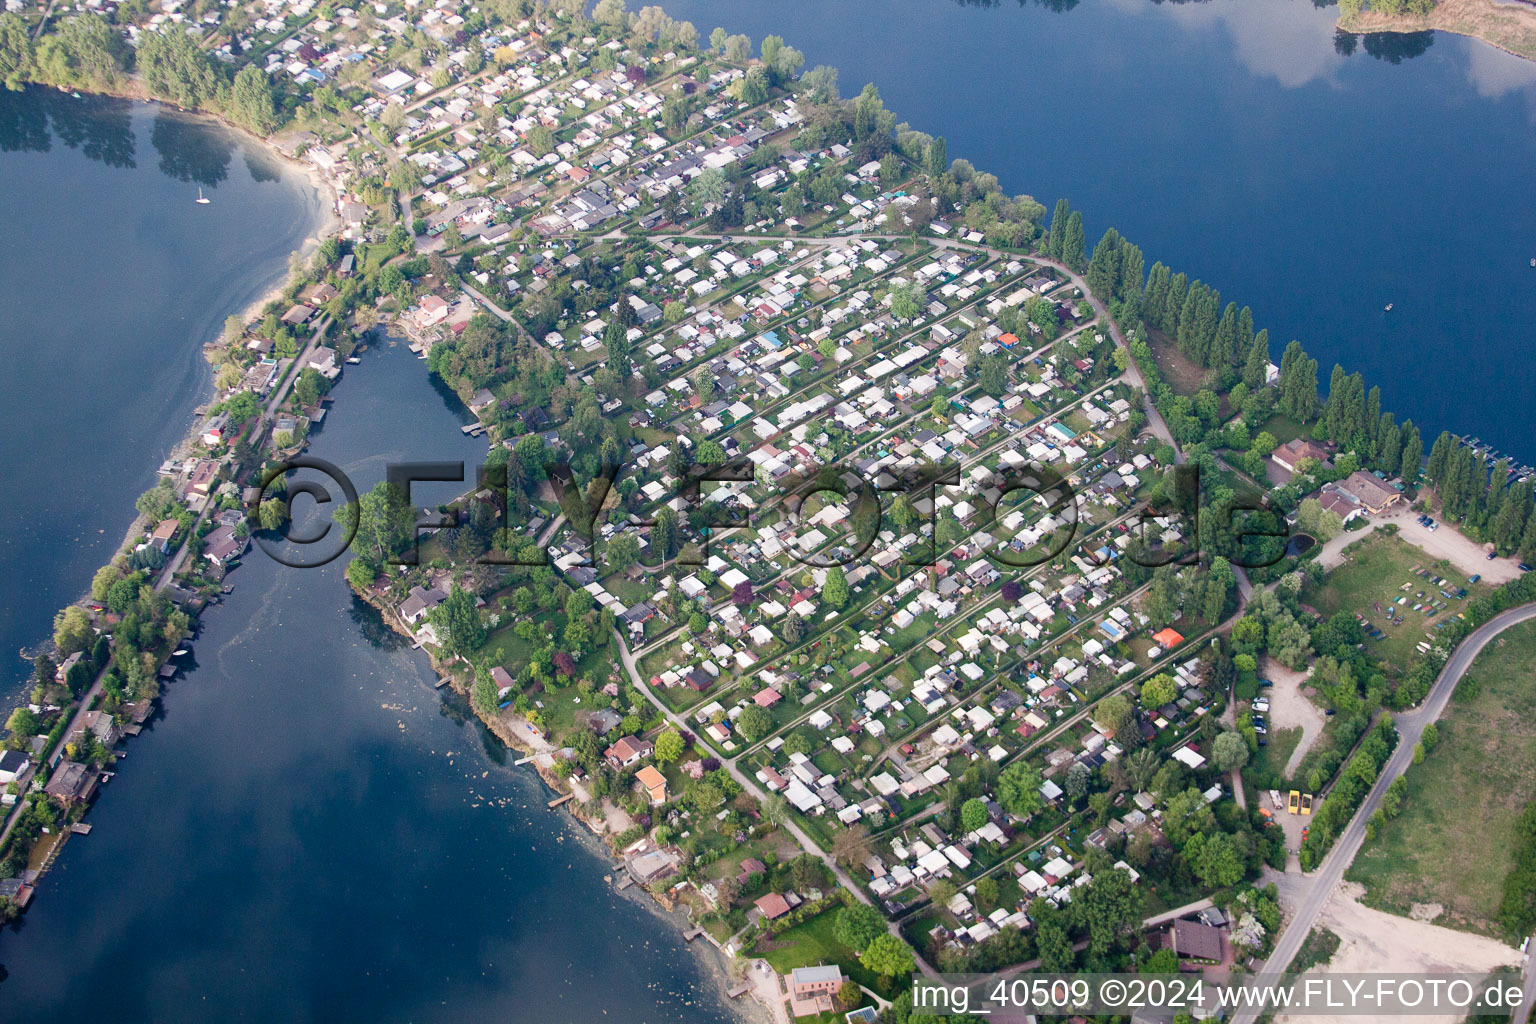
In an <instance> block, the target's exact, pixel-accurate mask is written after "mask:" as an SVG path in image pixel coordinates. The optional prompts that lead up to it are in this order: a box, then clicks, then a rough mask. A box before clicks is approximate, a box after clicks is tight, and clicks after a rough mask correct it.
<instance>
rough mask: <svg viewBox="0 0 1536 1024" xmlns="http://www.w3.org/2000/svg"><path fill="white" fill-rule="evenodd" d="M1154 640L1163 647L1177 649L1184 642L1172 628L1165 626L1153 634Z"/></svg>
mask: <svg viewBox="0 0 1536 1024" xmlns="http://www.w3.org/2000/svg"><path fill="white" fill-rule="evenodd" d="M1152 639H1153V640H1155V641H1157V643H1158V644H1160V645H1161V646H1163V647H1177V646H1178V645H1179V644H1181V643H1183V642H1184V637H1183V636H1182V635H1180V633H1179V631H1178V630H1176V629H1174V628H1173V627H1172V626H1164V627H1163V628H1162V629H1160V630H1158V631H1157V632H1156V633H1153V634H1152Z"/></svg>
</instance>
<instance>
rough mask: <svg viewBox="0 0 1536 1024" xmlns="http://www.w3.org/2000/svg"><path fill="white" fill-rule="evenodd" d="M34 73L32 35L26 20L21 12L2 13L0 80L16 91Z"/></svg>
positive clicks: (0, 18) (0, 25)
mask: <svg viewBox="0 0 1536 1024" xmlns="http://www.w3.org/2000/svg"><path fill="white" fill-rule="evenodd" d="M34 74H36V68H34V66H33V59H32V36H31V34H30V33H29V32H28V31H27V23H26V21H25V20H23V18H22V17H21V15H19V14H14V13H9V12H7V13H5V14H0V82H3V83H4V84H5V87H6V88H7V89H10V90H11V91H13V92H15V91H18V90H20V89H21V87H22V85H23V83H25V82H26V80H27V79H28V78H29V77H30V76H31V75H34Z"/></svg>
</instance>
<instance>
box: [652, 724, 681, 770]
mask: <svg viewBox="0 0 1536 1024" xmlns="http://www.w3.org/2000/svg"><path fill="white" fill-rule="evenodd" d="M682 756H683V736H682V734H681V733H679V732H678V731H677V730H676V729H666V730H663V731H662V733H661V735H659V736H657V737H656V763H657V764H671V763H672V762H673V761H676V760H677V759H678V758H679V757H682Z"/></svg>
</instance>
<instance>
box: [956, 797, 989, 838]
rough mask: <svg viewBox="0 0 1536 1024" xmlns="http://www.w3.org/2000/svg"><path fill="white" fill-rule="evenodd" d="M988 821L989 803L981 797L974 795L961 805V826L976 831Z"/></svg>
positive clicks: (967, 830) (968, 830) (969, 830)
mask: <svg viewBox="0 0 1536 1024" xmlns="http://www.w3.org/2000/svg"><path fill="white" fill-rule="evenodd" d="M986 823H987V805H986V804H985V803H983V802H982V801H981V799H980V798H979V797H972V798H971V799H969V800H967V801H966V802H965V803H963V804H961V805H960V827H961V828H963V829H964V830H965V831H966V832H968V833H969V832H975V831H976V830H977V829H979V828H981V827H982V826H983V825H985V824H986Z"/></svg>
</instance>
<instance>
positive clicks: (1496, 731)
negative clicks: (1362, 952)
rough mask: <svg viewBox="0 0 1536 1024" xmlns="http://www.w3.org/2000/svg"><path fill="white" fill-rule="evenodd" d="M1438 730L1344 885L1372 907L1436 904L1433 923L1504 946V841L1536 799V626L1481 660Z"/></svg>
mask: <svg viewBox="0 0 1536 1024" xmlns="http://www.w3.org/2000/svg"><path fill="white" fill-rule="evenodd" d="M1469 681H1475V683H1476V685H1475V687H1468V682H1469ZM1439 729H1440V739H1439V743H1438V744H1437V745H1436V747H1435V749H1434V750H1433V751H1431V752H1430V753H1429V755H1428V757H1426V758H1425V760H1424V763H1423V764H1420V765H1415V766H1413V767H1411V768H1409V770H1408V775H1407V778H1408V796H1407V799H1406V801H1405V802H1404V805H1403V811H1402V813H1401V814H1400V815H1399V816H1398V817H1397V818H1396V819H1394V820H1392V821H1390V822H1389V823H1388V824H1387V826H1386V828H1384V829H1382V830H1381V831H1380V832H1379V833H1378V834H1377V836H1376V838H1375V839H1373V840H1370V841H1369V842H1367V843H1366V844H1365V846H1364V847H1363V848H1362V849H1361V851H1360V854H1359V856H1357V857H1356V858H1355V863H1354V865H1353V866H1352V867H1351V868H1350V870H1349V877H1350V878H1351V879H1354V880H1356V881H1359V882H1362V883H1364V884H1365V886H1366V900H1367V902H1368V903H1369V904H1370V905H1372V906H1376V907H1380V908H1381V909H1383V910H1389V911H1392V912H1394V913H1407V912H1408V911H1409V910H1410V909H1411V908H1412V906H1413V904H1415V903H1439V904H1441V905H1442V906H1444V908H1445V915H1444V916H1443V917H1441V918H1439V919H1438V920H1437V922H1436V923H1439V924H1446V925H1449V926H1451V927H1455V928H1461V929H1464V930H1467V931H1475V932H1482V933H1484V934H1487V935H1494V936H1497V937H1500V938H1504V939H1509V938H1511V936H1506V935H1503V934H1502V933H1501V931H1500V928H1499V925H1498V921H1497V913H1498V904H1499V897H1500V893H1501V891H1502V887H1503V883H1504V877H1505V875H1507V874H1508V873H1509V869H1510V867H1511V866H1512V858H1511V851H1510V847H1511V839H1510V837H1511V835H1512V833H1513V827H1514V821H1515V818H1516V817H1517V816H1518V815H1519V813H1520V812H1521V810H1522V809H1523V808H1524V807H1525V806H1526V804H1528V803H1529V802H1530V801H1531V800H1532V799H1536V623H1524V624H1522V625H1519V626H1515V627H1513V628H1511V629H1510V630H1508V631H1507V632H1505V633H1504V634H1503V635H1502V636H1500V637H1499V638H1498V639H1496V640H1494V641H1493V643H1491V644H1490V645H1489V646H1488V647H1487V648H1485V649H1484V650H1483V652H1482V653H1481V654H1480V655H1478V658H1477V660H1476V661H1475V662H1474V663H1473V665H1472V668H1471V669H1470V670H1469V671H1468V673H1467V675H1466V676H1465V677H1464V678H1463V679H1462V681H1461V683H1460V684H1459V686H1458V689H1457V692H1456V694H1455V695H1453V697H1452V699H1451V703H1450V704H1449V705H1448V706H1447V708H1446V712H1445V715H1444V716H1443V717H1442V718H1441V720H1440V725H1439Z"/></svg>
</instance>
